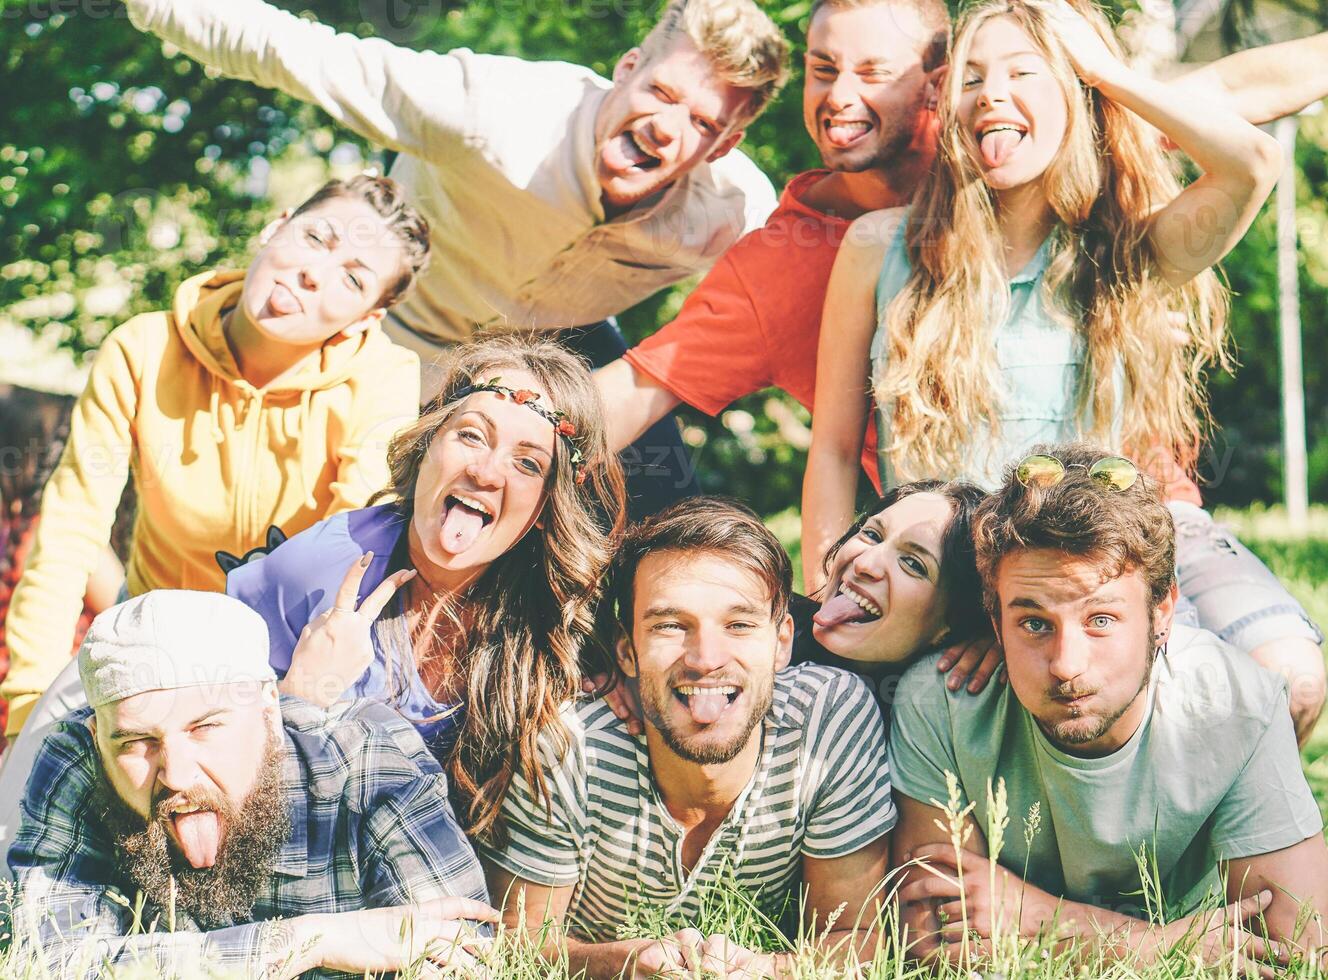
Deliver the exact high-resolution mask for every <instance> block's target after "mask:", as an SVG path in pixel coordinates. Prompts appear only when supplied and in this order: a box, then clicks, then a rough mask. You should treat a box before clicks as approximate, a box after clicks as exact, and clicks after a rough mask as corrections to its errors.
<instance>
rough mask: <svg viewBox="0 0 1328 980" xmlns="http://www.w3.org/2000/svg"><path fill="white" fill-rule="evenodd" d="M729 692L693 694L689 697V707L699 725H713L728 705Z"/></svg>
mask: <svg viewBox="0 0 1328 980" xmlns="http://www.w3.org/2000/svg"><path fill="white" fill-rule="evenodd" d="M728 703H729V698H728V695H727V694H692V695H689V696H688V698H687V707H688V709H689V710H690V711H691V713H692V721H694V722H696V723H697V724H698V725H713V724H714V723H715V722H717V721H719V716H720V715H721V714H723V713H724V709H725V708H726V707H728Z"/></svg>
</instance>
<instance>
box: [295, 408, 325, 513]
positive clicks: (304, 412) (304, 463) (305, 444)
mask: <svg viewBox="0 0 1328 980" xmlns="http://www.w3.org/2000/svg"><path fill="white" fill-rule="evenodd" d="M311 394H312V392H310V390H309V389H308V388H305V389H304V390H303V391H302V392H300V431H299V432H298V433H297V434H296V438H297V439H299V441H300V459H299V468H300V489H301V490H303V491H304V506H306V507H309V508H311V509H312V508H314V507H317V506H318V500H317V499H316V498H315V497H314V489H313V487H312V486H310V485H309V452H310V448H311V446H312V444H313V440H312V439H311V438H309V400H310V395H311ZM320 469H321V467H320Z"/></svg>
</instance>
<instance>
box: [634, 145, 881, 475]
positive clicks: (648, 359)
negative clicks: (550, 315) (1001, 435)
mask: <svg viewBox="0 0 1328 980" xmlns="http://www.w3.org/2000/svg"><path fill="white" fill-rule="evenodd" d="M828 173H829V171H828V170H809V171H808V172H807V173H803V174H798V176H796V177H794V178H793V179H792V180H791V181H789V183H788V186H787V187H785V188H784V193H783V194H781V195H780V198H779V206H778V207H777V208H776V209H775V211H774V213H773V214H771V215H770V219H769V220H768V221H766V223H765V225H764V226H762V227H761V228H758V229H757V230H756V231H753V232H751V233H750V234H748V235H746V236H744V237H743V238H742V239H741V240H739V241H738V243H737V244H735V245H734V246H733V247H732V248H730V249H729V250H728V251H727V252H725V253H724V255H723V257H722V258H720V260H719V262H718V263H716V265H715V267H714V268H713V269H711V270H710V273H709V274H708V275H707V276H706V277H705V279H704V280H702V281H701V284H700V285H699V286H697V287H696V289H694V290H693V291H692V294H691V295H690V296H688V297H687V302H685V303H684V304H683V307H682V310H681V311H679V313H678V316H677V318H676V319H675V320H673V322H672V323H669V324H666V325H665V326H664V327H662V328H661V329H660V330H659V331H657V332H656V333H655V334H653V335H652V336H650V337H647V338H646V339H645V340H644V341H642V342H641V343H640V344H639V345H638V346H636V347H634V348H632V349H631V350H629V351H628V352H627V353H626V355H624V356H625V357H626V358H627V361H628V363H629V364H631V365H632V367H634V368H636V370H638V371H640V372H641V373H642V374H646V375H649V376H650V377H651V378H653V379H654V380H655V381H656V382H657V383H659V384H660V385H662V386H663V387H665V388H667V389H668V390H669V391H671V392H673V393H674V394H675V395H677V396H678V398H680V399H681V400H682V401H684V402H686V403H687V404H688V405H693V406H695V407H696V408H699V409H700V410H701V411H703V412H705V413H706V414H708V415H717V414H719V412H721V411H723V409H724V408H726V407H727V406H728V405H730V404H732V403H733V402H734V401H736V400H737V399H739V398H741V397H742V396H743V395H750V394H752V393H753V392H756V391H760V390H761V389H763V388H771V387H774V388H781V389H783V390H784V391H786V392H788V393H789V394H790V395H792V396H793V397H794V398H796V399H797V400H798V401H799V402H800V403H801V404H802V406H803V407H804V408H806V409H807V410H808V411H811V410H812V401H813V399H814V398H815V396H816V343H817V340H818V338H819V336H820V333H821V308H822V307H823V306H824V305H825V291H826V288H827V287H828V286H829V284H830V270H831V269H832V268H833V267H834V264H835V255H836V253H837V252H838V251H839V246H840V244H841V243H842V242H843V240H844V235H845V233H846V232H847V231H848V226H849V224H850V223H851V222H849V221H847V220H846V219H844V218H836V217H832V216H831V215H828V214H825V213H823V212H821V211H815V210H813V209H812V208H810V207H808V206H807V205H805V204H803V203H802V200H801V198H802V195H803V194H805V193H806V192H807V189H808V188H809V187H811V186H812V185H813V184H815V183H816V182H817V181H818V180H820V179H821V178H822V177H824V176H826V175H827V174H828ZM862 466H863V469H865V470H866V471H867V476H869V477H870V478H871V481H872V484H873V485H874V486H875V487H876V489H877V490H878V491H879V490H880V483H879V480H878V477H877V474H876V424H875V422H874V421H870V420H869V422H868V428H867V439H866V443H865V445H864V446H863V450H862Z"/></svg>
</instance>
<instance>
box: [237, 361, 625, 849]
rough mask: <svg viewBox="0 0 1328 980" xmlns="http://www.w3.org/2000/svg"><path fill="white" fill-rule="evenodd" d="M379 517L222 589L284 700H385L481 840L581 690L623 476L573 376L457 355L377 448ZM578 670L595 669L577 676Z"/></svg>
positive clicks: (286, 551) (335, 524)
mask: <svg viewBox="0 0 1328 980" xmlns="http://www.w3.org/2000/svg"><path fill="white" fill-rule="evenodd" d="M388 461H389V465H390V467H391V471H392V477H391V482H390V485H389V488H388V490H386V491H384V496H386V497H387V498H388V500H387V502H385V503H380V504H378V505H377V506H370V507H367V508H364V509H362V510H357V511H351V512H349V513H345V514H340V515H338V516H336V517H333V518H329V519H328V520H326V521H323V522H321V523H320V524H316V525H315V526H313V527H311V528H309V529H308V530H307V531H305V532H303V533H301V534H298V535H296V536H295V537H293V538H291V539H290V540H289V541H287V542H285V543H284V544H282V545H281V546H280V547H278V548H277V549H276V550H274V551H273V552H272V553H271V554H269V555H267V556H265V557H263V558H261V559H259V560H257V561H254V562H251V563H249V564H247V565H243V566H241V567H239V568H237V569H235V570H234V571H232V572H231V574H230V576H229V577H228V580H227V592H229V593H230V594H231V595H234V596H237V597H239V598H240V599H242V600H244V601H245V602H246V603H248V604H249V605H250V606H252V607H253V608H254V609H256V610H258V612H259V613H261V614H262V615H263V617H264V618H265V619H266V620H267V623H268V629H269V631H270V635H271V644H272V664H273V666H274V667H275V668H276V669H277V672H278V674H279V675H281V676H282V680H281V683H280V688H281V690H282V691H283V692H284V693H288V694H294V695H296V696H298V697H302V698H304V699H305V700H308V701H313V702H315V703H318V704H322V705H330V704H332V703H334V702H336V701H338V700H341V699H343V698H362V697H376V698H383V699H386V700H389V701H391V702H392V703H393V704H395V706H396V707H397V708H398V710H400V711H401V712H402V713H403V714H404V715H406V716H407V717H408V718H410V719H411V720H412V721H414V722H415V724H416V727H417V728H418V729H419V730H420V732H421V734H422V735H423V736H424V737H425V739H426V741H427V742H429V744H430V746H431V748H432V749H433V751H434V753H435V754H436V755H437V756H438V757H439V759H440V761H441V762H442V763H443V765H444V767H445V768H447V770H448V775H449V778H450V779H451V781H452V790H453V793H454V796H455V798H456V800H457V801H458V803H459V806H460V809H461V812H460V813H459V814H458V816H459V817H460V819H461V821H462V823H463V825H464V826H465V827H466V829H467V831H468V832H469V833H471V834H483V833H485V832H487V831H489V830H490V829H491V828H492V827H493V824H494V820H495V818H496V816H497V814H498V811H499V806H500V804H501V803H502V799H503V796H504V794H505V793H506V791H507V788H508V786H509V785H510V784H511V781H512V779H513V777H514V775H515V774H517V773H518V772H519V773H521V774H522V775H524V776H525V777H526V778H527V779H529V780H530V781H531V782H532V784H534V785H536V786H539V785H541V782H542V781H541V780H540V778H539V775H538V770H537V767H536V765H535V763H536V761H537V757H536V754H535V744H536V743H535V740H536V737H537V735H538V733H539V731H540V730H541V729H542V728H544V727H546V726H547V725H550V724H555V723H556V722H557V715H558V709H559V707H560V706H561V705H562V704H563V703H564V702H566V701H568V700H570V699H571V698H573V697H574V696H575V695H576V693H577V691H578V689H579V684H580V678H581V661H582V659H583V657H587V656H588V655H590V654H592V653H593V651H594V649H595V648H594V646H593V644H591V643H590V642H588V641H589V640H590V637H591V633H592V628H593V622H592V620H593V608H594V605H595V600H596V599H597V597H598V595H599V589H600V579H601V576H602V573H603V571H604V569H605V567H606V566H607V563H608V561H609V559H610V557H611V554H612V543H613V540H614V538H615V537H616V535H617V532H618V531H619V530H620V528H621V524H622V515H623V503H624V501H623V486H622V475H621V471H620V470H619V468H618V464H617V461H616V457H614V456H613V455H612V454H611V453H609V452H608V449H607V444H606V442H605V434H604V423H603V411H602V409H601V407H600V403H599V396H598V394H597V393H596V390H595V387H594V385H593V383H592V382H591V379H590V373H589V371H588V370H587V369H586V367H585V366H584V364H583V363H582V362H581V361H580V360H578V359H577V358H576V357H575V356H574V355H571V354H569V353H567V352H566V351H565V350H563V349H562V348H561V347H558V346H557V345H555V344H552V343H548V342H528V341H521V340H517V339H514V338H501V339H495V340H491V341H486V342H483V343H478V344H474V345H471V346H469V347H466V348H464V349H463V350H462V351H461V352H460V353H459V354H458V355H457V357H456V358H455V359H454V360H453V361H452V362H451V364H450V365H449V367H448V369H447V371H446V376H445V380H444V384H443V386H442V389H441V390H440V392H439V394H438V396H437V397H436V398H435V399H434V401H433V402H432V404H431V405H429V406H428V407H427V408H426V409H425V412H424V414H423V415H422V417H421V418H420V420H419V422H418V423H417V424H415V425H414V426H412V427H411V428H409V429H406V430H404V431H403V432H401V433H399V434H398V435H397V436H396V438H395V440H394V441H393V443H392V446H391V447H390V449H389V453H388ZM593 662H594V661H593V658H592V659H591V663H593Z"/></svg>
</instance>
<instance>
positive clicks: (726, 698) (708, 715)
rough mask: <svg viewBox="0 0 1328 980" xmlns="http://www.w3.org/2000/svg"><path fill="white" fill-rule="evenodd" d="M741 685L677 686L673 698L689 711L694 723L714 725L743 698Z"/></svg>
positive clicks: (701, 683) (710, 683)
mask: <svg viewBox="0 0 1328 980" xmlns="http://www.w3.org/2000/svg"><path fill="white" fill-rule="evenodd" d="M742 691H743V689H742V686H741V685H739V684H717V683H715V682H713V681H704V682H691V683H687V684H676V685H674V688H673V696H674V697H675V698H677V700H678V702H679V703H680V704H681V705H682V706H683V707H684V708H686V709H687V712H688V713H689V714H690V715H691V718H692V721H693V722H694V723H695V724H697V725H701V726H705V725H713V724H714V723H715V722H717V721H719V720H720V718H722V717H723V716H724V712H726V711H728V710H729V708H731V707H733V705H734V704H736V703H737V702H738V699H739V698H741V697H742Z"/></svg>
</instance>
